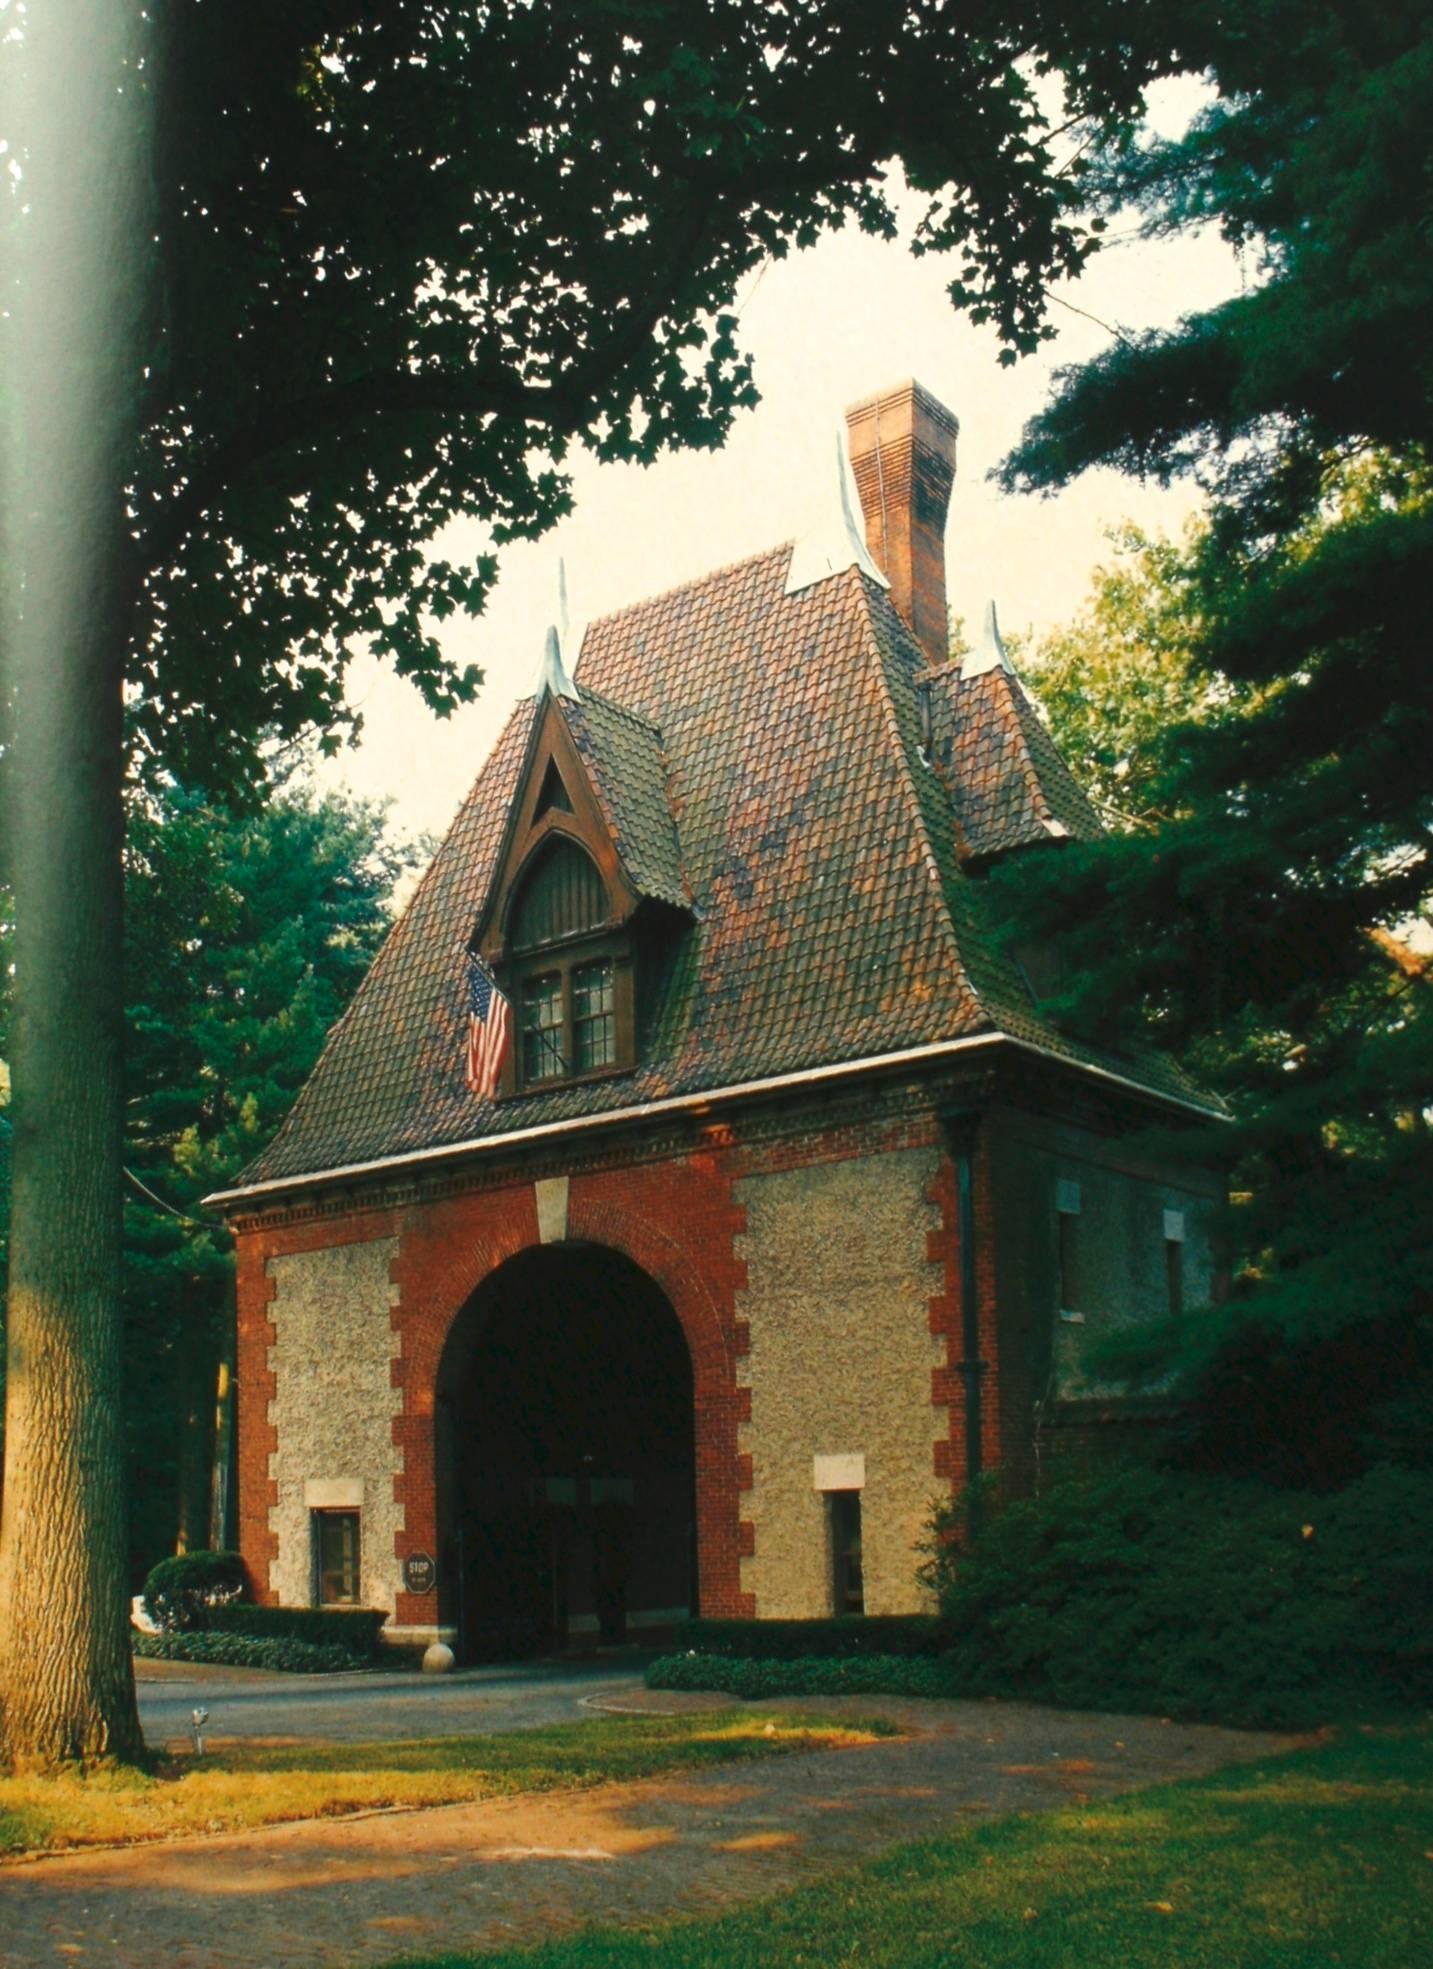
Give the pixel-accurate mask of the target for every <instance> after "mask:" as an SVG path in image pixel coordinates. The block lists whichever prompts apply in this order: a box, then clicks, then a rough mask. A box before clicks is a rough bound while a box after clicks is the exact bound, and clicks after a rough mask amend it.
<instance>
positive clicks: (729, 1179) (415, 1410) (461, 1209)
mask: <svg viewBox="0 0 1433 1969" xmlns="http://www.w3.org/2000/svg"><path fill="white" fill-rule="evenodd" d="M939 1139H940V1137H939V1124H938V1122H937V1120H936V1117H935V1116H934V1115H933V1114H930V1113H928V1112H927V1113H920V1114H914V1115H910V1114H908V1115H905V1116H902V1117H900V1118H899V1119H894V1120H893V1119H874V1118H873V1119H871V1120H869V1121H861V1120H856V1121H852V1120H850V1119H845V1120H842V1121H841V1122H840V1123H836V1124H833V1125H831V1126H828V1127H825V1128H813V1129H811V1130H809V1131H807V1132H806V1133H803V1134H800V1135H789V1136H777V1137H772V1138H768V1139H765V1140H761V1141H754V1142H743V1141H741V1140H740V1139H739V1137H738V1136H737V1135H736V1134H735V1133H734V1132H733V1130H732V1129H731V1128H729V1127H725V1126H713V1127H712V1128H710V1129H708V1130H707V1131H706V1133H705V1135H704V1136H703V1137H702V1139H701V1140H700V1141H699V1142H698V1143H697V1144H696V1145H695V1146H694V1147H692V1148H690V1149H688V1150H686V1151H685V1152H683V1153H680V1154H672V1155H668V1156H665V1157H661V1158H654V1159H650V1160H646V1161H635V1162H632V1163H628V1164H626V1165H623V1166H612V1167H607V1168H598V1169H593V1170H589V1171H587V1172H585V1173H581V1174H578V1175H574V1176H573V1177H572V1179H571V1183H570V1188H569V1193H568V1224H567V1233H568V1236H569V1237H570V1238H574V1239H590V1240H591V1241H592V1242H594V1243H596V1244H601V1245H604V1246H607V1247H609V1248H612V1249H614V1250H617V1251H621V1252H623V1253H624V1254H625V1255H626V1256H627V1257H629V1258H630V1259H632V1260H633V1262H634V1263H636V1264H637V1265H639V1266H640V1267H641V1268H642V1270H643V1271H645V1272H646V1273H647V1274H648V1276H649V1277H651V1278H652V1279H653V1280H654V1281H655V1282H656V1283H657V1284H658V1285H659V1286H660V1287H661V1289H662V1291H663V1292H664V1293H665V1294H666V1296H667V1299H668V1300H669V1302H670V1304H671V1306H672V1309H673V1311H674V1312H675V1314H676V1316H677V1318H678V1320H679V1321H680V1322H681V1326H682V1330H683V1333H684V1334H685V1336H686V1340H687V1345H688V1348H689V1351H690V1354H691V1359H692V1368H693V1381H694V1392H695V1406H696V1466H697V1468H696V1474H697V1549H698V1567H699V1588H700V1596H701V1607H702V1611H703V1612H704V1613H706V1614H708V1615H712V1616H720V1617H733V1616H737V1617H742V1616H744V1617H750V1616H752V1615H754V1614H756V1613H757V1611H758V1609H757V1608H756V1606H755V1605H754V1603H753V1599H752V1596H751V1594H749V1593H743V1592H742V1590H741V1581H740V1558H741V1555H742V1553H743V1552H749V1551H750V1550H751V1548H752V1541H753V1538H754V1530H753V1527H752V1525H751V1523H750V1522H749V1521H748V1520H745V1519H743V1517H742V1496H743V1493H744V1492H745V1491H746V1490H747V1489H749V1488H750V1483H751V1472H750V1469H749V1468H747V1467H744V1466H745V1465H747V1464H748V1463H749V1459H748V1458H743V1457H739V1456H738V1453H737V1429H738V1425H739V1424H740V1423H741V1422H743V1421H744V1420H747V1419H749V1415H748V1411H749V1404H750V1399H751V1395H750V1390H748V1389H745V1388H740V1387H738V1386H737V1380H736V1362H737V1360H738V1359H739V1358H740V1357H741V1356H742V1355H743V1354H744V1353H745V1352H746V1350H747V1331H746V1322H745V1321H744V1320H743V1319H741V1318H739V1317H738V1311H739V1298H738V1295H739V1294H740V1293H741V1291H742V1290H743V1288H744V1287H745V1284H746V1279H745V1269H746V1268H745V1265H744V1264H743V1263H742V1261H741V1260H740V1259H738V1257H737V1256H736V1248H735V1243H734V1240H735V1239H736V1237H737V1236H738V1235H739V1234H740V1233H741V1232H742V1231H743V1230H744V1229H745V1222H744V1212H743V1211H742V1210H741V1208H740V1206H739V1205H737V1204H736V1203H735V1202H734V1200H733V1182H734V1180H735V1179H736V1178H737V1177H739V1176H741V1175H744V1174H749V1173H752V1172H753V1171H755V1170H757V1169H770V1168H783V1167H788V1168H789V1167H792V1166H795V1165H800V1164H806V1163H813V1162H817V1161H824V1160H829V1159H832V1158H836V1159H841V1158H845V1157H850V1156H858V1155H872V1154H879V1153H881V1152H883V1151H894V1150H898V1149H902V1148H908V1147H912V1146H926V1145H929V1144H931V1143H932V1142H935V1141H937V1140H939ZM931 1200H932V1201H933V1202H935V1203H936V1204H937V1205H938V1206H939V1208H940V1211H941V1219H942V1222H941V1227H940V1229H939V1230H938V1231H933V1232H932V1233H931V1243H930V1251H929V1256H930V1258H931V1259H932V1260H934V1261H935V1262H937V1263H940V1264H941V1265H942V1266H943V1268H944V1275H945V1285H944V1289H943V1291H942V1292H941V1293H939V1294H938V1295H937V1296H936V1297H934V1298H933V1299H932V1300H931V1301H930V1324H931V1330H932V1331H933V1332H936V1333H940V1334H944V1335H945V1337H946V1343H947V1349H946V1365H945V1366H944V1367H942V1368H939V1369H937V1370H936V1372H935V1374H934V1376H933V1381H932V1388H931V1400H932V1403H933V1405H934V1412H933V1415H932V1423H933V1425H934V1426H933V1435H934V1437H935V1439H936V1440H935V1450H934V1469H935V1474H936V1475H937V1476H939V1477H942V1478H944V1479H946V1480H947V1481H951V1482H953V1483H956V1484H959V1483H960V1482H962V1481H964V1478H965V1474H966V1446H965V1403H964V1383H963V1380H962V1378H961V1376H960V1374H959V1372H958V1364H959V1362H960V1359H961V1356H962V1352H963V1338H962V1327H961V1317H960V1252H959V1229H958V1221H957V1214H956V1200H955V1180H954V1171H953V1167H952V1165H951V1164H950V1162H949V1161H948V1160H947V1161H946V1162H945V1163H944V1165H943V1167H942V1171H941V1174H940V1176H939V1178H938V1179H937V1182H936V1184H935V1186H934V1192H933V1195H932V1198H931ZM991 1208H992V1207H991V1200H990V1184H989V1181H988V1173H987V1169H986V1162H985V1156H984V1152H983V1151H980V1152H978V1153H977V1163H976V1170H975V1210H976V1230H977V1238H978V1250H977V1261H976V1262H977V1278H978V1283H979V1298H980V1313H981V1352H982V1357H983V1358H984V1360H985V1362H986V1371H985V1375H984V1381H983V1405H984V1460H985V1464H986V1467H987V1468H993V1467H995V1466H996V1465H998V1463H999V1462H1000V1460H1001V1457H1002V1454H1003V1452H1004V1444H1003V1437H1002V1427H1001V1414H1002V1402H1001V1392H1000V1391H1001V1364H1000V1361H999V1357H998V1340H997V1313H998V1308H997V1303H996V1293H995V1271H994V1256H993V1239H992V1237H991ZM393 1236H396V1237H397V1238H398V1239H399V1256H398V1258H397V1260H396V1262H395V1265H394V1268H393V1275H394V1283H395V1284H396V1286H397V1288H398V1292H397V1303H396V1305H395V1307H394V1311H393V1320H394V1325H395V1327H396V1329H397V1332H398V1339H399V1345H398V1349H397V1358H396V1360H395V1362H394V1368H393V1372H394V1379H395V1385H396V1386H397V1387H398V1388H400V1389H401V1391H402V1396H403V1403H402V1410H401V1412H400V1414H399V1415H398V1416H397V1417H396V1418H395V1420H394V1424H393V1433H394V1443H395V1448H396V1449H397V1450H399V1451H401V1468H399V1469H398V1470H397V1473H396V1475H395V1478H394V1484H395V1496H396V1498H397V1501H398V1502H399V1503H400V1504H401V1506H402V1512H403V1523H404V1529H403V1531H402V1532H401V1533H400V1534H399V1538H398V1552H397V1555H396V1556H397V1558H398V1559H399V1560H400V1561H401V1560H402V1559H403V1558H404V1557H405V1556H406V1555H407V1554H408V1553H410V1552H414V1551H428V1552H435V1553H436V1552H437V1551H438V1550H439V1536H438V1498H437V1475H436V1470H435V1439H434V1408H435V1397H436V1389H437V1383H438V1374H439V1367H440V1363H441V1360H442V1355H443V1348H444V1345H445V1343H446V1340H447V1338H448V1334H449V1331H450V1329H451V1326H452V1323H453V1320H454V1319H455V1317H456V1316H457V1314H458V1313H459V1311H460V1310H461V1309H462V1307H463V1306H464V1305H465V1304H466V1303H467V1301H468V1300H469V1299H470V1298H471V1296H472V1294H473V1293H474V1292H475V1291H476V1290H477V1288H478V1287H479V1286H480V1285H481V1284H482V1282H483V1280H484V1279H486V1278H487V1277H488V1276H489V1275H490V1274H491V1273H492V1272H494V1271H495V1270H496V1269H497V1268H498V1267H499V1266H500V1265H502V1264H503V1263H504V1262H505V1261H506V1260H507V1259H509V1258H512V1257H514V1256H515V1255H516V1254H517V1253H518V1252H520V1251H524V1250H527V1249H528V1248H530V1247H531V1246H533V1245H535V1244H536V1243H537V1242H538V1227H537V1213H536V1204H535V1199H534V1193H533V1185H532V1182H531V1180H530V1179H527V1178H524V1179H523V1180H522V1181H514V1182H513V1183H511V1184H508V1185H504V1186H502V1187H496V1186H495V1187H489V1188H483V1189H474V1190H472V1191H469V1192H466V1193H459V1194H454V1195H449V1196H440V1197H438V1198H436V1199H434V1200H433V1201H430V1202H425V1203H422V1204H410V1205H403V1206H396V1207H394V1208H391V1209H384V1210H368V1211H364V1212H356V1213H354V1214H352V1215H348V1216H330V1217H326V1218H310V1219H306V1220H303V1221H300V1222H295V1223H287V1224H286V1223H284V1222H282V1221H281V1220H279V1219H275V1220H273V1221H272V1222H271V1223H269V1224H267V1225H261V1226H260V1227H258V1228H257V1229H252V1230H249V1231H247V1232H244V1233H242V1234H241V1235H240V1238H239V1282H238V1301H239V1342H238V1378H239V1432H238V1442H239V1450H238V1453H239V1526H240V1547H241V1550H242V1552H243V1554H244V1557H245V1560H246V1562H247V1565H248V1567H249V1570H250V1573H251V1577H252V1583H253V1587H254V1590H255V1591H256V1593H257V1595H258V1597H259V1598H261V1599H266V1598H268V1597H270V1595H269V1588H268V1569H269V1563H270V1560H271V1559H272V1558H273V1556H274V1552H275V1543H276V1541H275V1539H274V1536H273V1534H272V1533H271V1532H270V1530H269V1509H270V1506H271V1505H272V1504H273V1503H274V1502H275V1501H276V1498H275V1488H276V1487H275V1485H274V1484H273V1483H272V1481H271V1480H270V1477H269V1457H270V1454H271V1453H272V1451H273V1450H274V1448H275V1439H274V1430H273V1426H272V1424H271V1423H270V1421H269V1415H268V1404H269V1401H270V1399H271V1398H272V1394H273V1377H272V1374H271V1372H270V1369H269V1361H268V1349H269V1348H270V1346H271V1345H272V1344H273V1327H272V1324H271V1310H270V1308H271V1300H272V1297H273V1289H274V1288H273V1281H272V1280H271V1279H270V1278H269V1276H268V1270H267V1265H268V1260H269V1259H270V1258H271V1257H274V1256H277V1255H280V1254H285V1253H290V1252H296V1251H312V1250H317V1249H322V1248H324V1247H325V1246H333V1245H338V1244H346V1243H350V1242H354V1241H359V1240H364V1239H372V1238H377V1237H393ZM396 1460H397V1459H395V1461H396ZM432 1619H433V1602H432V1599H431V1598H430V1597H424V1598H421V1599H418V1598H413V1597H410V1596H408V1595H406V1594H400V1595H399V1596H398V1605H397V1609H396V1613H395V1620H396V1621H397V1623H398V1624H399V1625H415V1626H422V1625H427V1624H430V1623H431V1621H432Z"/></svg>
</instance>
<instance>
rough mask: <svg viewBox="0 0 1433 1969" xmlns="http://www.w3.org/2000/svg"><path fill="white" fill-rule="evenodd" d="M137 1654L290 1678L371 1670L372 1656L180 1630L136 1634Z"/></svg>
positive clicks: (306, 1643)
mask: <svg viewBox="0 0 1433 1969" xmlns="http://www.w3.org/2000/svg"><path fill="white" fill-rule="evenodd" d="M133 1643H134V1652H135V1654H136V1655H137V1656H139V1657H141V1658H143V1659H145V1660H147V1661H199V1662H212V1663H215V1664H217V1665H219V1666H222V1667H226V1668H276V1669H280V1670H283V1671H284V1672H285V1673H287V1674H290V1675H332V1674H337V1673H339V1672H341V1671H342V1670H344V1669H356V1668H371V1667H372V1666H373V1662H372V1658H371V1657H370V1656H364V1655H355V1654H353V1653H351V1652H350V1651H349V1649H347V1648H344V1647H338V1646H334V1645H330V1646H327V1647H324V1646H318V1645H316V1644H315V1643H314V1642H312V1641H295V1640H280V1639H273V1640H262V1639H260V1638H259V1637H258V1636H255V1635H249V1634H222V1633H218V1632H216V1631H215V1630H214V1629H212V1628H209V1629H204V1628H189V1629H179V1630H177V1631H176V1632H174V1633H171V1634H136V1635H134V1636H133Z"/></svg>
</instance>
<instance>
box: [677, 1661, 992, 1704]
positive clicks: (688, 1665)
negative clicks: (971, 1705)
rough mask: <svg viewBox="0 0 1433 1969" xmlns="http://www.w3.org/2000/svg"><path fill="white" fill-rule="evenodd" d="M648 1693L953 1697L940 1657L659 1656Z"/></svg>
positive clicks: (747, 1697) (955, 1689) (751, 1697)
mask: <svg viewBox="0 0 1433 1969" xmlns="http://www.w3.org/2000/svg"><path fill="white" fill-rule="evenodd" d="M647 1687H648V1688H649V1689H714V1690H716V1691H718V1692H719V1693H721V1694H722V1695H732V1696H740V1697H741V1699H742V1700H743V1701H744V1702H752V1701H757V1700H759V1699H760V1698H761V1697H762V1696H869V1695H899V1696H955V1695H961V1694H963V1693H964V1691H963V1690H962V1689H961V1688H960V1687H959V1686H958V1685H957V1683H956V1680H955V1678H954V1676H953V1674H952V1670H951V1668H950V1665H949V1663H948V1662H947V1661H946V1660H945V1659H944V1658H943V1657H941V1656H939V1655H889V1654H887V1655H882V1654H868V1655H862V1654H848V1655H846V1656H844V1657H841V1658H833V1657H831V1656H824V1657H823V1656H817V1655H802V1656H797V1657H796V1658H794V1659H790V1660H786V1661H780V1660H766V1661H760V1660H754V1659H752V1658H751V1657H750V1656H748V1657H745V1658H743V1657H742V1656H739V1655H699V1654H671V1655H661V1656H659V1657H658V1659H657V1660H656V1661H654V1662H653V1663H652V1664H651V1666H650V1667H649V1668H648V1670H647Z"/></svg>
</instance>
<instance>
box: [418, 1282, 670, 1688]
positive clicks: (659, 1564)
mask: <svg viewBox="0 0 1433 1969" xmlns="http://www.w3.org/2000/svg"><path fill="white" fill-rule="evenodd" d="M437 1395H438V1401H437V1410H436V1423H437V1442H436V1444H435V1448H436V1451H437V1478H438V1508H439V1536H440V1540H441V1543H442V1547H443V1552H444V1559H445V1563H444V1566H443V1592H444V1598H445V1601H446V1604H445V1606H444V1609H443V1618H444V1620H445V1621H446V1622H448V1623H450V1624H451V1625H453V1626H456V1627H457V1629H458V1640H459V1649H460V1652H461V1654H462V1656H463V1657H464V1658H466V1659H469V1660H472V1659H478V1658H482V1657H485V1656H493V1655H501V1654H509V1653H511V1654H516V1653H526V1652H531V1651H533V1650H536V1649H541V1648H545V1647H571V1646H582V1645H590V1644H595V1643H598V1642H608V1643H610V1642H615V1641H620V1640H623V1639H631V1638H636V1637H643V1638H645V1636H647V1635H648V1634H651V1635H653V1636H654V1637H655V1635H656V1634H657V1633H659V1632H660V1630H661V1628H663V1627H669V1626H670V1625H671V1623H672V1621H673V1620H675V1619H677V1618H680V1617H681V1616H682V1615H683V1614H685V1613H686V1612H688V1611H689V1610H690V1611H693V1612H694V1611H695V1610H696V1569H695V1559H694V1546H695V1538H694V1492H695V1474H694V1473H695V1457H694V1449H693V1398H692V1364H691V1358H690V1355H689V1353H688V1350H687V1343H686V1340H685V1337H684V1335H683V1333H682V1328H681V1325H680V1323H679V1321H678V1319H677V1316H676V1314H675V1313H674V1312H673V1310H672V1307H671V1305H670V1303H669V1301H668V1300H667V1298H666V1296H665V1294H664V1293H663V1292H662V1290H661V1288H660V1287H659V1286H658V1285H657V1284H656V1283H655V1282H654V1281H653V1280H652V1279H651V1278H649V1277H648V1276H647V1274H646V1273H645V1272H644V1271H642V1270H641V1268H640V1267H639V1266H637V1265H635V1264H633V1263H632V1261H631V1260H630V1259H629V1258H626V1257H624V1256H623V1255H622V1254H621V1253H620V1252H617V1251H612V1250H609V1249H607V1248H605V1247H603V1246H601V1245H595V1244H582V1243H564V1244H551V1245H543V1246H540V1247H538V1248H536V1249H533V1250H529V1251H524V1252H521V1253H519V1254H518V1256H517V1257H515V1258H511V1259H509V1260H508V1261H507V1263H506V1264H504V1265H501V1266H499V1267H498V1269H497V1270H496V1271H495V1272H493V1273H492V1274H491V1275H490V1276H489V1277H488V1278H486V1279H485V1280H484V1281H483V1283H482V1284H481V1285H480V1286H479V1287H478V1289H477V1291H476V1292H475V1293H474V1294H473V1296H472V1298H471V1299H470V1300H469V1302H468V1304H467V1305H466V1306H465V1307H464V1308H463V1309H462V1311H461V1312H460V1313H459V1314H458V1316H457V1318H456V1319H455V1320H454V1322H453V1327H452V1330H451V1332H450V1333H449V1336H448V1340H447V1343H446V1345H445V1347H444V1350H443V1358H442V1364H441V1367H440V1370H439V1376H438V1387H437Z"/></svg>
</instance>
